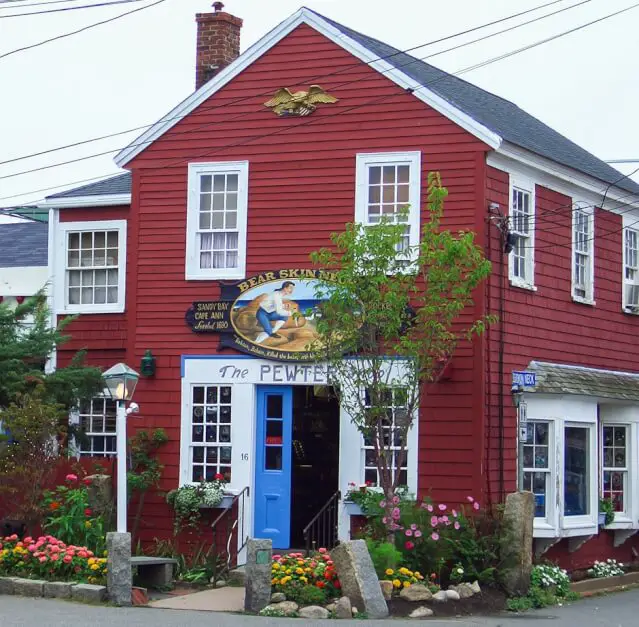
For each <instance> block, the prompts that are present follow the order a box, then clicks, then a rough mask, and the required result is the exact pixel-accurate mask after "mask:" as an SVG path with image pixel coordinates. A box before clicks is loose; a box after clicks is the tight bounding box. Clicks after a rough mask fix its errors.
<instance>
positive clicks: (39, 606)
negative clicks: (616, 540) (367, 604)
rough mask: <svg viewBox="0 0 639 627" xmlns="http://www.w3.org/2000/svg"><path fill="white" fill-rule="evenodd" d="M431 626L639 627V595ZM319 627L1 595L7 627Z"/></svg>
mask: <svg viewBox="0 0 639 627" xmlns="http://www.w3.org/2000/svg"><path fill="white" fill-rule="evenodd" d="M416 622H417V621H415V620H406V621H404V620H392V619H390V620H384V621H372V620H371V621H361V620H353V621H346V620H341V621H339V623H338V624H339V625H343V626H344V627H355V626H358V627H362V626H363V625H369V626H370V627H375V626H380V625H393V626H395V625H397V626H401V625H415V623H416ZM423 622H424V623H425V624H427V625H428V627H637V626H639V590H636V589H635V590H631V591H628V592H620V593H618V594H612V595H609V596H605V597H598V598H591V599H587V600H584V601H578V602H577V603H574V604H572V605H569V606H566V607H555V608H550V609H545V610H540V611H538V612H527V613H525V614H520V615H513V614H504V615H502V616H498V617H494V618H458V619H450V620H431V619H428V620H425V621H423ZM287 624H291V627H294V625H296V624H297V625H300V624H305V625H312V626H313V625H318V626H324V625H326V626H328V625H331V626H332V627H335V624H336V623H335V621H333V620H331V621H299V620H295V619H283V618H259V617H255V616H242V615H240V614H222V613H217V612H189V611H179V610H157V609H149V608H126V609H122V608H115V607H95V606H87V605H80V604H76V603H71V602H66V601H53V600H48V599H25V598H20V597H12V596H0V625H1V626H2V627H80V626H82V627H86V626H92V627H93V626H95V627H103V626H104V627H106V626H109V627H169V626H171V627H173V626H179V627H204V626H206V625H211V626H215V627H245V626H246V627H275V626H280V625H287Z"/></svg>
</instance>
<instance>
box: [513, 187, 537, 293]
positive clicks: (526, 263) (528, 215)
mask: <svg viewBox="0 0 639 627" xmlns="http://www.w3.org/2000/svg"><path fill="white" fill-rule="evenodd" d="M510 232H511V233H512V234H513V235H514V236H515V237H514V242H513V250H512V252H511V253H510V268H509V275H510V281H511V283H512V284H513V285H517V286H519V287H527V288H532V287H533V286H534V283H535V281H534V259H535V255H534V251H535V186H534V184H533V183H532V181H527V180H513V179H511V184H510Z"/></svg>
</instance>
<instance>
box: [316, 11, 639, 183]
mask: <svg viewBox="0 0 639 627" xmlns="http://www.w3.org/2000/svg"><path fill="white" fill-rule="evenodd" d="M314 13H316V14H317V15H319V16H320V17H322V18H323V19H324V20H326V21H327V22H329V23H330V24H332V25H333V26H334V27H335V28H337V29H338V30H340V31H341V32H342V33H344V34H345V35H347V36H348V37H350V38H351V39H354V40H355V41H356V42H357V43H359V44H360V45H362V46H364V47H365V48H367V49H368V50H370V51H371V52H372V53H373V54H374V55H376V56H377V57H380V58H383V59H384V60H386V61H387V62H388V63H390V64H391V65H393V66H395V67H396V68H397V69H399V70H401V71H402V72H404V73H405V74H407V75H408V76H410V77H411V78H412V79H413V80H415V81H417V82H418V83H420V84H421V85H424V86H426V87H428V89H430V90H431V91H433V92H434V93H436V94H437V95H438V96H440V97H441V98H443V99H444V100H446V101H447V102H449V103H450V104H451V105H453V106H455V107H457V108H458V109H461V111H463V112H464V113H466V114H467V115H469V116H470V117H471V118H473V119H474V120H477V122H479V123H481V124H483V125H484V126H485V127H487V128H488V129H490V130H491V131H493V132H494V133H496V134H497V135H499V136H500V137H502V138H503V139H504V140H506V141H508V142H511V143H512V144H515V145H517V146H521V147H522V148H526V149H527V150H530V151H532V152H534V153H536V154H538V155H541V156H542V157H546V158H548V159H552V160H553V161H555V162H557V163H560V164H562V165H565V166H568V167H570V168H574V169H575V170H578V171H579V172H583V173H584V174H588V175H590V176H592V177H594V178H596V179H599V180H600V181H604V182H605V183H612V184H614V185H616V186H617V187H619V188H621V189H624V190H626V191H628V192H633V193H635V194H637V193H639V184H638V183H635V182H634V181H632V180H631V179H628V178H624V175H623V174H622V173H621V172H619V171H618V170H615V168H613V167H611V166H609V165H608V164H607V163H605V162H604V161H602V160H601V159H598V158H597V157H595V156H594V155H592V154H590V153H589V152H588V151H587V150H584V149H583V148H581V147H580V146H578V145H577V144H575V143H574V142H572V141H570V140H569V139H568V138H566V137H564V136H563V135H561V134H560V133H558V132H557V131H555V130H553V129H552V128H550V127H549V126H547V125H546V124H544V123H543V122H541V121H540V120H538V119H537V118H535V117H533V116H532V115H530V114H528V113H526V112H525V111H523V110H522V109H520V108H519V107H518V106H517V105H515V104H513V103H512V102H509V101H508V100H504V99H503V98H500V97H499V96H495V95H494V94H491V93H490V92H488V91H485V90H483V89H481V88H480V87H477V86H476V85H473V84H472V83H468V82H466V81H465V80H462V79H461V78H457V77H456V76H453V75H451V74H448V73H447V72H444V71H443V70H440V69H438V68H436V67H434V66H432V65H429V64H428V63H424V61H421V60H419V59H417V58H415V57H413V56H412V55H409V54H405V53H403V52H401V51H399V50H398V49H397V48H393V47H392V46H389V45H388V44H385V43H383V42H381V41H378V40H377V39H373V38H372V37H368V36H367V35H363V34H362V33H358V32H357V31H355V30H352V29H350V28H348V27H346V26H343V25H342V24H339V23H338V22H334V21H333V20H331V19H329V18H327V17H325V16H323V15H321V14H319V13H317V12H316V11H314ZM620 179H621V180H620Z"/></svg>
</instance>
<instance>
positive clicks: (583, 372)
mask: <svg viewBox="0 0 639 627" xmlns="http://www.w3.org/2000/svg"><path fill="white" fill-rule="evenodd" d="M528 370H532V371H534V372H536V373H537V385H536V387H535V392H537V393H538V394H578V395H581V396H598V397H601V398H610V399H616V400H621V401H638V402H639V374H632V373H630V372H619V371H616V370H599V369H597V368H583V367H580V366H567V365H564V364H551V363H546V362H542V361H531V362H530V364H528Z"/></svg>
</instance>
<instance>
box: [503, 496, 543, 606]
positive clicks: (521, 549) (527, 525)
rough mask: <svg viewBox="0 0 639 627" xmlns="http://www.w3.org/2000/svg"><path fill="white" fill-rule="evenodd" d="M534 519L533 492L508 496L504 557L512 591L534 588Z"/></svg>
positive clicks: (506, 581) (506, 580)
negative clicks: (532, 584) (532, 573)
mask: <svg viewBox="0 0 639 627" xmlns="http://www.w3.org/2000/svg"><path fill="white" fill-rule="evenodd" d="M534 519H535V497H534V495H533V493H532V492H514V493H513V494H509V495H508V496H507V497H506V507H505V509H504V521H503V524H504V531H503V534H502V540H503V544H502V555H501V557H502V562H503V564H504V566H503V578H504V581H503V583H504V587H505V588H506V590H507V591H508V593H509V594H511V595H515V596H523V595H525V594H526V593H527V592H528V589H529V588H530V572H531V571H532V557H533V521H534Z"/></svg>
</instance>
